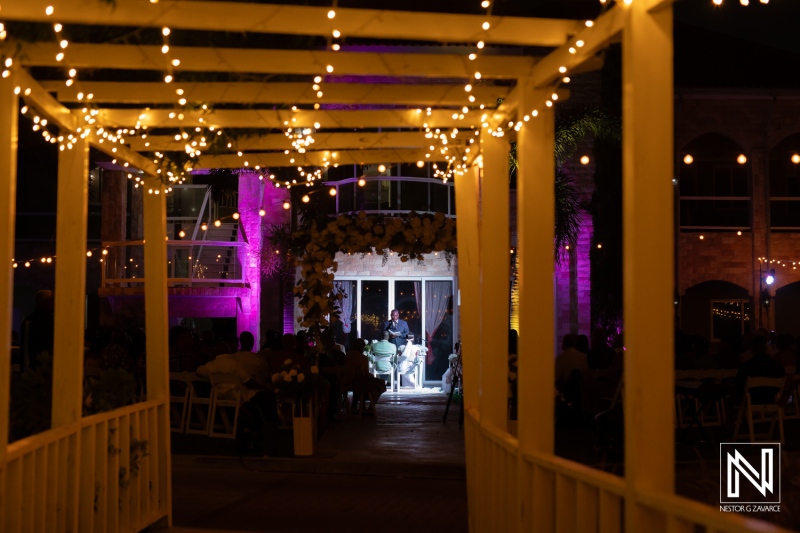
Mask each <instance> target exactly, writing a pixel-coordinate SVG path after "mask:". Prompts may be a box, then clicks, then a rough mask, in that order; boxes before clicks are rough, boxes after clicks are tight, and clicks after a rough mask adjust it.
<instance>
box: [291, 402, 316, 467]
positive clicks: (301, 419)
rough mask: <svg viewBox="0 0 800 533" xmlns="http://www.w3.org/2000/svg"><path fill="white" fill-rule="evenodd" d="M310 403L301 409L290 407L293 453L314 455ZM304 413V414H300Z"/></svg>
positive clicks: (312, 420) (296, 454) (312, 419)
mask: <svg viewBox="0 0 800 533" xmlns="http://www.w3.org/2000/svg"><path fill="white" fill-rule="evenodd" d="M310 407H311V406H310V403H309V404H307V406H306V408H305V409H303V410H302V411H299V412H298V411H295V409H294V406H293V408H292V431H293V433H294V455H295V456H308V455H314V417H313V413H312V410H311V408H310ZM302 415H306V416H302Z"/></svg>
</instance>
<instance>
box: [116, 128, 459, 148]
mask: <svg viewBox="0 0 800 533" xmlns="http://www.w3.org/2000/svg"><path fill="white" fill-rule="evenodd" d="M462 137H463V136H462ZM313 138H314V143H313V144H312V145H311V146H310V148H312V149H313V150H361V149H365V150H374V149H379V148H381V149H385V148H427V147H428V146H429V145H430V144H431V140H430V139H426V138H425V135H424V134H423V133H421V132H417V131H384V132H354V133H324V132H322V133H314V135H313ZM186 142H187V141H185V140H180V141H176V140H175V138H174V137H171V136H167V135H157V136H148V137H147V138H146V139H142V138H140V137H133V138H131V139H130V140H129V141H128V143H127V145H128V146H129V147H130V148H131V149H132V150H135V151H139V152H144V151H159V152H170V151H183V150H184V147H185V146H186ZM461 144H464V139H463V138H462V139H459V138H456V139H450V138H448V145H456V146H457V145H461ZM233 149H234V150H242V151H258V150H263V151H267V150H270V151H271V150H292V149H293V148H292V143H291V140H290V139H289V138H288V137H287V136H286V135H283V134H280V133H275V134H272V135H259V136H253V137H245V138H242V139H239V140H238V141H237V142H236V145H235V146H234V147H233Z"/></svg>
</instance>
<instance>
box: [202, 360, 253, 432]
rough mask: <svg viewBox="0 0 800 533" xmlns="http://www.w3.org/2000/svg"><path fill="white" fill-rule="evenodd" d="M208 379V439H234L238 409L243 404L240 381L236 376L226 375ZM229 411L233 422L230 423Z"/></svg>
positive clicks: (214, 375) (216, 375)
mask: <svg viewBox="0 0 800 533" xmlns="http://www.w3.org/2000/svg"><path fill="white" fill-rule="evenodd" d="M210 377H211V422H210V424H209V433H208V434H209V436H210V437H222V438H225V439H235V438H236V425H237V423H238V422H239V409H240V408H241V406H242V404H243V403H244V402H243V399H242V392H243V391H242V389H243V386H242V381H241V380H240V379H239V378H238V377H237V376H231V375H228V374H211V376H210ZM231 411H233V413H232V418H233V421H231ZM220 422H222V423H221V424H220Z"/></svg>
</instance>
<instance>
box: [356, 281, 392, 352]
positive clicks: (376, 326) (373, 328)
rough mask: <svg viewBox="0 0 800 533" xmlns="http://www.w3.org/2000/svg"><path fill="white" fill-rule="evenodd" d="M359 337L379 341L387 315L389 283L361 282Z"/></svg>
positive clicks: (381, 337)
mask: <svg viewBox="0 0 800 533" xmlns="http://www.w3.org/2000/svg"><path fill="white" fill-rule="evenodd" d="M359 296H360V298H361V337H362V338H364V339H366V340H368V341H372V340H381V339H383V336H382V334H381V332H382V330H383V323H384V322H386V320H388V315H389V281H388V280H364V281H362V282H361V294H360V295H359Z"/></svg>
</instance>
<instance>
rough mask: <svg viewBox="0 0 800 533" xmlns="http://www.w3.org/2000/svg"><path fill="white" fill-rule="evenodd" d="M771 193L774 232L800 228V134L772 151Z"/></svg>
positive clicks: (771, 220) (771, 214) (770, 168)
mask: <svg viewBox="0 0 800 533" xmlns="http://www.w3.org/2000/svg"><path fill="white" fill-rule="evenodd" d="M769 194H770V203H769V206H770V226H771V227H772V229H775V230H782V229H787V230H789V229H792V230H796V229H797V228H800V133H795V134H794V135H792V136H790V137H787V138H786V139H784V140H783V141H782V142H781V143H780V144H778V145H777V146H775V148H773V149H772V150H771V151H770V153H769Z"/></svg>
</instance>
